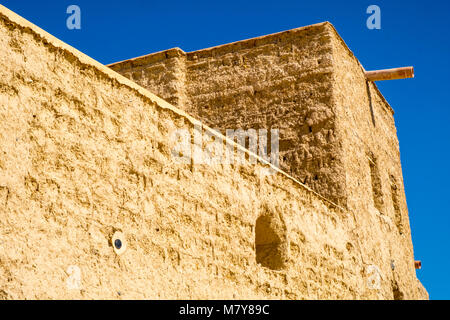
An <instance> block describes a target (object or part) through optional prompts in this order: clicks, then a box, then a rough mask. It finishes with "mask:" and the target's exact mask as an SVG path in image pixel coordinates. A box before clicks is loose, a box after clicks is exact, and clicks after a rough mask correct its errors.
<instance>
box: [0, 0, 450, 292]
mask: <svg viewBox="0 0 450 320" xmlns="http://www.w3.org/2000/svg"><path fill="white" fill-rule="evenodd" d="M1 4H2V5H4V6H6V7H7V8H9V9H11V10H13V11H15V12H16V13H18V14H20V15H21V16H23V17H25V18H26V19H28V20H30V21H31V22H33V23H35V24H36V25H38V26H39V27H41V28H43V29H45V30H46V31H48V32H49V33H51V34H53V35H54V36H56V37H58V38H60V39H62V40H63V41H65V42H67V43H69V44H70V45H72V46H74V47H75V48H77V49H79V50H81V51H82V52H84V53H86V54H87V55H89V56H91V57H92V58H94V59H96V60H98V61H100V62H102V63H104V64H107V63H111V62H115V61H119V60H123V59H127V58H131V57H135V56H139V55H143V54H147V53H151V52H155V51H159V50H164V49H168V48H172V47H180V48H181V49H183V50H185V51H192V50H196V49H201V48H205V47H210V46H214V45H219V44H223V43H227V42H232V41H237V40H241V39H245V38H250V37H255V36H260V35H264V34H268V33H273V32H278V31H282V30H287V29H291V28H295V27H300V26H305V25H309V24H313V23H317V22H322V21H326V20H327V21H330V22H331V23H333V24H334V26H335V27H336V29H337V30H338V32H339V33H340V35H341V36H342V37H343V38H344V40H345V41H346V42H347V44H348V45H349V47H350V48H351V49H352V51H353V52H354V53H355V55H356V56H357V57H358V59H359V60H360V61H361V63H362V64H363V66H364V67H365V68H366V69H367V70H371V69H384V68H390V67H400V66H409V65H413V66H414V67H415V74H416V78H415V79H408V80H397V81H386V82H379V83H378V86H379V88H380V90H381V92H382V93H383V95H384V96H385V97H386V99H387V100H388V101H389V102H390V104H391V106H392V107H393V108H394V110H395V112H396V114H395V119H396V124H397V129H398V136H399V140H400V151H401V159H402V165H403V175H404V182H405V187H406V196H407V200H408V207H409V214H410V222H411V229H412V238H413V244H414V252H415V256H416V259H417V260H421V261H422V265H423V269H422V270H418V271H417V275H418V277H419V279H420V280H421V281H422V283H423V284H424V286H425V287H426V289H427V290H428V292H429V294H430V297H431V298H432V299H450V289H449V287H450V272H449V270H450V250H449V246H450V215H449V211H450V188H449V183H448V182H449V181H450V169H449V166H448V162H447V160H448V159H449V157H450V151H449V149H448V146H449V143H450V133H449V130H448V129H449V127H450V121H449V120H450V108H449V98H448V96H447V94H448V91H449V89H450V87H449V80H448V79H449V74H450V62H449V57H450V41H449V39H450V36H449V34H450V24H449V22H448V15H449V13H450V1H445V0H441V1H414V0H410V1H404V0H396V1H392V0H390V1H381V0H373V1H336V0H334V1H332V0H315V1H314V0H313V1H311V0H308V1H301V0H297V1H283V0H278V1H273V0H272V1H266V0H259V1H244V0H241V1H235V0H227V1H224V2H222V1H220V2H215V1H211V0H209V1H192V0H191V1H188V0H185V1H178V0H171V1H165V2H164V1H153V0H148V1H144V0H127V1H114V0H109V1H103V0H98V1H92V0H90V1H87V0H72V1H62V0H55V1H45V0H42V1H31V0H21V1H18V0H2V1H1ZM71 4H75V5H78V6H79V7H80V8H81V30H68V29H67V27H66V19H67V17H68V14H66V8H67V7H68V6H69V5H71ZM372 4H375V5H378V6H379V7H380V9H381V30H369V29H368V28H367V27H366V20H367V18H368V16H369V15H368V14H366V9H367V7H368V6H369V5H372ZM447 197H448V198H447Z"/></svg>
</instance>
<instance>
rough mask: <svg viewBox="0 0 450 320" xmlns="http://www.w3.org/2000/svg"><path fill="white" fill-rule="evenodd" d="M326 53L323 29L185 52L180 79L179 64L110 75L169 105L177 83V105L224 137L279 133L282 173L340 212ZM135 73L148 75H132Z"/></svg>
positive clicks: (341, 180) (124, 68) (125, 68)
mask: <svg viewBox="0 0 450 320" xmlns="http://www.w3.org/2000/svg"><path fill="white" fill-rule="evenodd" d="M331 53H332V52H331V41H330V31H329V28H328V27H327V26H326V25H322V26H317V27H312V28H308V29H306V30H301V31H295V32H292V33H290V32H287V33H283V34H281V35H277V36H269V37H265V38H262V39H257V40H254V41H252V42H245V41H244V42H242V43H238V44H231V45H225V46H222V47H219V48H214V49H206V50H200V51H197V52H191V53H188V54H186V56H185V66H184V70H181V69H180V70H181V71H183V72H184V74H185V76H184V78H183V77H182V76H180V72H181V71H180V70H177V71H176V72H174V73H173V75H171V76H167V73H171V72H172V71H171V70H170V66H172V65H174V64H175V62H174V61H175V60H176V59H179V58H170V57H169V59H163V60H159V61H155V62H149V63H148V64H147V65H146V66H145V62H144V60H143V61H142V62H141V63H139V64H144V65H143V66H141V65H139V66H132V65H131V64H128V65H127V64H119V65H116V66H113V67H112V68H113V69H114V70H116V71H118V72H120V73H122V74H123V75H125V76H127V77H129V78H130V79H132V80H133V81H136V82H137V83H139V84H140V85H142V86H144V87H146V88H148V89H149V90H150V91H153V92H156V93H160V94H162V97H163V98H169V99H172V95H171V93H170V92H169V91H168V89H167V88H169V87H172V86H173V82H172V81H166V80H165V79H168V78H173V79H175V78H176V79H178V80H177V81H178V82H177V85H179V86H182V87H183V89H184V90H180V91H179V92H178V99H179V101H183V104H178V106H179V107H180V108H182V109H184V110H185V111H187V112H188V113H190V114H192V115H193V116H195V117H197V118H199V119H200V120H201V121H203V122H204V123H205V124H207V125H209V126H211V127H213V128H218V129H220V131H221V132H222V133H223V134H225V130H226V129H232V130H236V129H244V130H245V129H255V130H258V129H267V130H268V131H270V130H271V129H278V130H279V132H280V137H279V151H280V152H279V157H278V158H279V163H280V167H281V169H282V170H284V171H286V172H288V173H289V174H290V175H292V176H293V177H295V178H296V179H298V180H299V181H301V182H303V183H304V184H306V185H308V186H309V187H311V188H312V189H313V190H315V191H317V192H318V193H320V194H321V195H323V196H324V197H326V198H328V199H330V200H331V201H334V202H336V203H339V204H341V205H345V201H346V200H345V198H346V195H345V175H344V173H343V169H342V162H341V154H340V150H339V142H338V141H337V139H336V133H335V115H334V112H333V110H332V101H331V99H332V97H331V94H332V91H331V82H332V75H331V74H332V64H331ZM164 65H165V67H163V66H164ZM138 70H143V71H139V72H141V74H143V75H147V76H145V77H141V78H137V77H135V76H133V75H134V74H135V73H136V72H137V71H138ZM159 72H164V74H166V76H164V78H162V77H161V76H160V75H159V74H158V73H159ZM175 74H177V75H176V76H175ZM155 78H158V81H154V80H152V79H155ZM269 141H270V137H269Z"/></svg>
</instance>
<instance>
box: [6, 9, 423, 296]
mask: <svg viewBox="0 0 450 320" xmlns="http://www.w3.org/2000/svg"><path fill="white" fill-rule="evenodd" d="M169 59H173V58H169ZM163 78H164V79H169V80H168V81H172V83H173V84H174V85H173V88H175V89H173V91H171V92H172V94H173V97H177V92H182V90H180V89H182V88H183V87H177V86H176V83H177V82H178V79H183V77H180V78H177V77H172V76H168V77H167V78H165V77H162V78H161V79H163ZM155 79H156V78H155ZM153 81H155V82H157V81H158V80H153ZM161 92H164V91H161ZM337 121H344V119H341V120H340V119H338V120H336V121H335V123H337ZM198 127H200V128H201V129H199V130H202V131H204V132H209V133H215V132H214V131H213V130H212V129H210V128H208V127H207V126H201V123H200V121H198V120H196V119H195V118H193V117H191V116H189V115H187V114H186V113H185V112H183V111H182V110H180V109H177V108H176V107H174V106H172V105H170V104H169V103H167V102H166V101H164V100H162V99H160V98H158V97H157V96H155V95H154V94H152V93H150V92H149V91H147V90H145V89H144V88H142V87H140V86H139V85H137V84H135V83H134V82H132V81H130V80H128V79H127V78H125V77H123V76H121V75H119V74H118V73H115V72H113V71H112V70H111V69H109V68H107V67H105V66H103V65H102V64H100V63H98V62H96V61H94V60H92V59H91V58H89V57H87V56H86V55H84V54H82V53H81V52H79V51H77V50H75V49H74V48H72V47H70V46H68V45H66V44H64V43H63V42H61V41H59V40H58V39H56V38H54V37H52V36H51V35H49V34H48V33H46V32H45V31H43V30H41V29H39V28H38V27H36V26H34V25H32V24H31V23H29V22H28V21H26V20H24V19H22V18H21V17H19V16H17V15H16V14H14V13H13V12H11V11H9V10H7V9H6V8H4V7H1V6H0V243H1V244H2V245H1V246H0V298H3V299H48V298H50V299H65V298H80V299H92V298H101V299H108V298H110V299H138V298H149V299H159V298H169V299H175V298H179V299H181V298H183V299H231V298H236V299H259V298H261V299H269V298H280V299H303V298H305V299H327V298H328V299H332V298H334V299H338V298H341V299H358V298H367V299H393V298H399V296H400V295H401V298H409V299H418V298H426V297H427V295H426V292H425V291H424V289H423V287H422V286H421V284H420V282H418V280H417V278H416V277H415V275H414V274H413V273H411V272H405V273H398V274H396V275H395V276H396V277H398V278H396V280H397V282H396V283H397V285H398V287H394V288H393V282H392V278H391V277H390V276H385V275H384V274H385V272H386V268H387V267H386V265H385V264H386V262H387V261H389V260H390V259H391V258H392V257H393V258H394V259H395V260H396V263H400V264H402V263H404V264H405V265H406V264H408V263H409V260H408V259H410V258H411V257H410V256H408V252H406V253H405V252H404V247H402V245H401V243H396V242H394V241H393V240H395V239H394V238H390V237H385V235H384V234H381V232H379V231H377V229H376V228H377V227H378V225H375V226H374V225H371V220H367V221H362V220H365V219H368V215H369V214H371V212H368V213H365V212H363V213H361V212H356V211H353V210H348V209H345V208H342V207H339V206H337V205H335V204H333V203H332V202H330V201H329V200H326V199H325V198H324V197H323V196H321V195H319V194H318V193H316V192H315V191H313V190H312V189H310V188H309V187H307V186H306V185H304V184H302V183H301V182H299V181H297V180H295V179H293V178H292V177H290V176H289V175H287V174H286V173H284V172H283V171H280V170H276V172H275V174H272V175H267V169H268V167H269V164H267V163H265V162H264V161H258V163H257V164H252V163H249V162H244V163H242V164H240V165H224V164H218V165H194V164H192V163H187V164H184V163H180V162H178V161H175V160H174V157H173V155H172V153H171V151H172V150H173V148H174V146H175V145H176V143H177V142H176V141H173V140H172V139H171V138H170V136H171V132H173V131H174V130H177V129H184V130H187V131H189V132H190V133H192V134H194V131H195V130H197V129H196V128H198ZM335 127H336V134H337V135H338V134H341V135H344V134H345V132H342V133H339V132H340V131H339V126H337V125H335ZM227 143H231V142H230V141H227ZM350 143H353V142H349V143H348V144H347V146H350V145H351V144H350ZM236 147H238V146H236ZM245 152H247V153H248V151H245ZM372 152H374V154H375V156H377V150H372ZM344 160H345V161H352V160H351V159H350V158H349V159H347V158H345V159H343V161H344ZM377 161H382V159H381V158H380V157H379V156H378V159H377ZM346 163H347V162H346ZM364 169H368V167H365V168H364ZM395 178H396V179H398V181H399V185H398V187H399V196H398V199H397V202H396V203H397V206H400V207H401V206H403V205H404V204H403V202H402V201H403V200H402V198H401V192H402V185H401V184H400V181H401V180H400V179H401V178H400V176H398V175H397V176H395ZM378 180H380V181H381V184H383V183H384V178H383V177H381V178H380V179H378ZM378 180H377V181H378ZM383 188H385V187H383ZM384 191H385V190H384V189H383V192H384ZM355 208H356V206H355ZM369 210H371V209H370V208H369ZM384 214H386V215H388V212H387V211H386V213H384ZM404 214H406V213H404ZM407 227H408V226H407V224H406V223H405V228H407ZM118 231H120V232H121V233H122V234H123V236H122V240H123V243H124V244H126V246H124V248H125V247H126V249H125V250H124V251H123V252H122V253H121V254H117V250H115V249H114V247H113V244H112V238H113V235H114V234H116V233H117V232H118ZM391 240H392V241H391ZM404 241H405V243H407V241H408V239H406V238H405V240H404ZM380 248H381V249H380ZM400 259H405V261H400V262H398V261H399V260H400ZM372 264H373V265H377V266H379V268H380V269H381V271H382V272H383V276H382V277H381V278H380V287H379V288H377V289H376V290H374V289H373V288H372V287H371V286H370V283H371V282H370V280H371V278H370V274H367V270H368V269H367V267H368V266H370V265H372ZM77 268H78V269H77ZM71 270H80V273H79V274H78V275H79V280H80V281H79V286H69V285H68V284H73V283H72V282H71V279H72V277H73V275H74V274H73V273H71ZM72 280H73V279H72ZM394 285H395V283H394ZM405 286H406V288H405ZM400 290H401V291H400Z"/></svg>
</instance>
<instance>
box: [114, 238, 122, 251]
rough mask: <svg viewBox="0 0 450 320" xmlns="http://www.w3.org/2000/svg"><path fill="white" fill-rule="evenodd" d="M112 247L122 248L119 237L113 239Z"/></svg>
mask: <svg viewBox="0 0 450 320" xmlns="http://www.w3.org/2000/svg"><path fill="white" fill-rule="evenodd" d="M114 247H115V248H116V249H120V248H122V241H121V240H120V239H116V240H114Z"/></svg>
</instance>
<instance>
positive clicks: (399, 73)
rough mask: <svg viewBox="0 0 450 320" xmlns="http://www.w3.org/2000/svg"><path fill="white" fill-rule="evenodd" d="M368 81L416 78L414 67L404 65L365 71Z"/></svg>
mask: <svg viewBox="0 0 450 320" xmlns="http://www.w3.org/2000/svg"><path fill="white" fill-rule="evenodd" d="M365 75H366V79H367V80H368V81H380V80H396V79H406V78H414V67H403V68H394V69H385V70H374V71H366V72H365Z"/></svg>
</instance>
